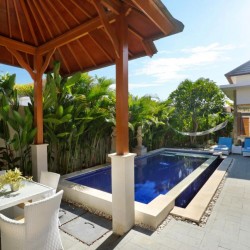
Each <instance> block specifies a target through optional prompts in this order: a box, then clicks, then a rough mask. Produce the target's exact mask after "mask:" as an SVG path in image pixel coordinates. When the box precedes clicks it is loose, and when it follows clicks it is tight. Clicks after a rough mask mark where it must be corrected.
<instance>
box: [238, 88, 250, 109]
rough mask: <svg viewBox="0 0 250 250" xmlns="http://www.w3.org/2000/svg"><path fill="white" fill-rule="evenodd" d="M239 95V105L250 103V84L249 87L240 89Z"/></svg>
mask: <svg viewBox="0 0 250 250" xmlns="http://www.w3.org/2000/svg"><path fill="white" fill-rule="evenodd" d="M236 95H237V98H236V100H237V105H241V104H250V85H249V87H248V88H243V89H238V90H237V92H236Z"/></svg>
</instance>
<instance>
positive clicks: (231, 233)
mask: <svg viewBox="0 0 250 250" xmlns="http://www.w3.org/2000/svg"><path fill="white" fill-rule="evenodd" d="M229 158H232V159H233V163H232V165H231V167H230V169H229V170H228V176H227V177H226V181H225V184H224V186H223V188H222V191H221V193H220V195H219V198H218V200H217V201H216V203H215V206H214V207H213V209H212V212H211V215H210V216H209V218H208V220H207V223H206V225H205V226H204V227H199V226H197V225H194V224H189V223H187V222H184V221H177V220H175V219H174V218H171V219H170V221H169V222H168V223H167V225H165V226H164V227H162V228H161V229H160V230H157V231H149V230H146V229H141V228H140V227H136V226H135V227H134V228H133V229H132V230H130V231H129V232H128V233H127V234H126V235H125V236H123V237H118V236H117V235H114V234H113V233H112V225H111V221H109V220H107V219H104V218H101V217H98V216H97V215H93V214H90V213H89V212H87V211H85V210H82V209H80V208H75V207H73V206H71V207H69V208H68V206H67V204H66V205H65V203H64V204H63V206H62V207H63V208H64V209H65V211H66V212H67V213H66V214H64V215H63V216H62V217H61V219H60V220H61V224H62V225H61V236H62V241H63V246H64V249H65V250H81V249H129V250H130V249H133V250H136V249H152V250H154V249H164V250H168V249H169V250H177V249H182V250H198V249H202V250H203V249H204V250H209V249H211V250H245V249H246V250H247V249H248V250H250V157H243V156H241V155H230V156H229ZM65 232H67V233H65ZM76 234H77V235H76ZM72 235H75V236H76V237H77V238H78V239H81V240H82V241H79V240H77V239H76V238H74V237H73V236H72ZM83 242H85V243H83ZM86 243H87V244H89V245H87V244H86Z"/></svg>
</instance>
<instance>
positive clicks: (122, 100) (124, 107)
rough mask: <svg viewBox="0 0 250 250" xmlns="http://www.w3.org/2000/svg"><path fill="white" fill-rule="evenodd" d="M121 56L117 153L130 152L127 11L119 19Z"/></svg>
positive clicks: (119, 64)
mask: <svg viewBox="0 0 250 250" xmlns="http://www.w3.org/2000/svg"><path fill="white" fill-rule="evenodd" d="M117 36H118V38H119V58H117V59H116V153H117V154H118V155H123V154H126V153H128V152H129V139H128V138H129V134H128V24H127V21H126V17H125V13H121V14H120V15H119V17H118V19H117Z"/></svg>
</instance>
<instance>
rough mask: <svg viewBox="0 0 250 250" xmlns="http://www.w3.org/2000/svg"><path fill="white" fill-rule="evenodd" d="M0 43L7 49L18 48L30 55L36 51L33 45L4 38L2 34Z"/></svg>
mask: <svg viewBox="0 0 250 250" xmlns="http://www.w3.org/2000/svg"><path fill="white" fill-rule="evenodd" d="M0 45H3V46H5V47H6V48H9V49H15V50H19V51H21V52H25V53H28V54H31V55H35V53H36V48H35V47H33V46H31V45H27V44H25V43H22V42H18V41H15V40H13V39H10V38H6V37H4V36H0Z"/></svg>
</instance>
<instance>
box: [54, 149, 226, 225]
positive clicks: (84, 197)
mask: <svg viewBox="0 0 250 250" xmlns="http://www.w3.org/2000/svg"><path fill="white" fill-rule="evenodd" d="M159 154H160V155H161V156H160V158H159V159H158V171H159V173H158V175H157V176H158V177H157V178H158V179H156V181H154V183H153V184H152V183H151V182H153V181H152V177H153V176H154V172H155V171H153V170H155V168H154V167H153V166H152V165H150V163H152V161H153V160H151V159H153V158H154V157H155V156H156V155H159ZM176 156H178V158H179V162H178V163H174V164H173V165H177V170H175V172H176V175H175V178H173V179H176V180H177V181H179V182H176V183H175V186H174V185H173V181H172V182H171V181H170V180H168V179H166V178H164V177H163V176H164V175H163V173H164V174H167V173H168V172H169V171H170V169H171V168H172V167H171V166H172V165H171V164H170V163H171V162H172V159H173V158H174V157H176ZM194 156H195V158H194ZM218 158H219V157H218V156H215V155H212V154H211V153H209V152H207V153H204V151H202V152H201V151H195V150H186V151H184V150H182V149H179V150H178V149H170V148H163V149H158V150H155V151H153V152H150V153H148V154H147V155H146V156H140V157H137V158H136V160H135V183H136V185H135V194H136V196H137V195H138V194H139V196H138V197H139V199H140V200H142V201H140V202H138V201H135V222H136V223H139V224H141V223H142V224H144V225H147V226H150V227H152V228H157V226H158V225H159V224H160V223H161V222H162V221H163V220H164V219H165V218H166V217H167V215H168V214H169V213H170V212H171V211H173V209H174V210H175V213H174V214H175V215H176V214H177V216H178V213H180V212H181V213H182V214H184V215H181V216H184V217H188V218H190V217H189V215H191V217H192V216H193V214H197V213H196V212H195V211H197V207H195V209H194V210H193V209H192V208H193V207H194V205H196V204H198V207H199V210H200V211H199V214H201V216H202V214H203V211H205V209H206V206H207V205H208V203H209V200H210V198H209V197H211V198H212V195H213V194H214V192H215V190H216V189H217V187H218V185H219V183H220V181H221V179H222V178H223V176H224V175H225V172H226V169H227V168H228V166H229V165H230V163H229V162H225V160H224V161H223V162H222V163H225V164H222V163H221V164H220V166H219V167H218V169H216V170H215V172H214V173H213V174H212V176H211V177H210V178H209V180H208V181H207V183H210V185H211V182H212V187H213V188H211V187H210V186H209V192H207V190H208V189H207V188H208V187H207V183H205V184H204V182H206V179H207V178H208V174H207V172H209V171H213V170H214V169H215V168H216V166H217V165H218V164H219V162H218ZM166 159H168V161H166ZM226 160H227V159H226ZM198 161H199V162H200V163H201V162H203V163H201V164H200V165H199V166H197V165H198V164H194V165H193V162H198ZM180 162H182V163H183V164H182V165H181V164H180ZM191 163H192V167H191ZM145 164H146V165H147V164H148V165H149V166H150V167H149V169H147V167H145ZM222 165H223V166H222ZM221 166H222V167H221ZM146 169H147V170H146ZM180 170H181V171H180ZM109 171H110V168H109V167H108V166H96V167H93V168H91V169H85V170H81V171H78V172H74V173H71V174H67V175H64V176H62V177H61V179H60V182H59V186H58V188H59V189H63V190H64V195H63V198H64V199H65V200H67V201H71V202H74V203H76V204H77V203H78V204H79V205H81V206H84V207H85V208H86V209H89V210H90V211H91V212H96V213H98V214H99V213H101V214H105V215H107V216H112V194H111V193H110V191H111V184H110V183H111V181H110V178H111V177H110V174H109V173H108V172H109ZM101 172H102V173H105V175H107V176H105V177H103V176H101V175H100V176H101V177H100V178H99V179H95V178H94V177H95V176H96V174H97V176H99V173H101ZM146 174H147V175H146ZM82 176H85V177H90V176H92V184H93V183H94V185H95V188H93V187H91V185H92V184H91V181H90V179H91V178H86V180H84V181H85V184H84V185H83V184H78V183H75V182H72V180H77V179H78V180H79V179H81V178H78V177H82ZM145 176H148V177H145ZM182 177H183V178H184V177H185V178H184V179H182V180H181V178H182ZM218 177H219V178H218ZM201 179H203V180H201ZM157 181H158V182H157ZM87 182H88V183H87ZM213 183H215V184H213ZM145 184H146V185H145ZM203 184H204V186H203ZM87 185H88V186H87ZM98 185H101V186H104V187H105V188H107V189H106V190H105V191H102V190H101V188H100V187H97V186H98ZM143 186H144V187H145V186H146V187H148V186H152V187H153V191H152V192H151V193H152V194H153V195H150V197H148V193H149V192H147V191H142V190H147V189H143V188H142V187H143ZM97 188H99V190H98V189H97ZM102 188H103V187H102ZM199 189H201V190H200V191H199V193H198V194H197V195H196V196H195V197H194V195H195V193H196V192H197V191H198V190H199ZM203 190H204V191H205V197H207V198H208V199H206V200H207V201H206V202H204V201H203V198H202V197H201V195H199V194H200V193H202V194H203V193H204V192H203ZM210 190H211V192H210ZM194 191H195V192H194ZM165 192H166V193H165ZM143 193H146V197H145V196H144V195H143ZM164 193H165V194H164ZM208 193H209V195H208ZM155 195H158V196H156V197H155V198H154V196H155ZM182 196H184V197H182ZM196 197H197V198H196ZM200 197H201V198H200ZM152 198H153V200H151V199H152ZM136 199H137V198H136ZM197 199H198V200H197ZM200 199H201V200H200ZM149 200H151V201H149ZM189 201H191V202H190V203H189ZM142 202H145V203H142ZM201 203H202V206H200V205H201ZM187 204H188V205H187ZM206 204H207V205H206ZM177 205H178V206H180V207H177ZM185 206H187V207H186V208H184V207H185ZM177 209H178V210H177ZM201 216H200V215H199V216H196V217H199V218H201ZM199 218H198V219H197V218H195V219H194V221H196V222H197V221H199ZM191 219H192V218H191Z"/></svg>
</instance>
